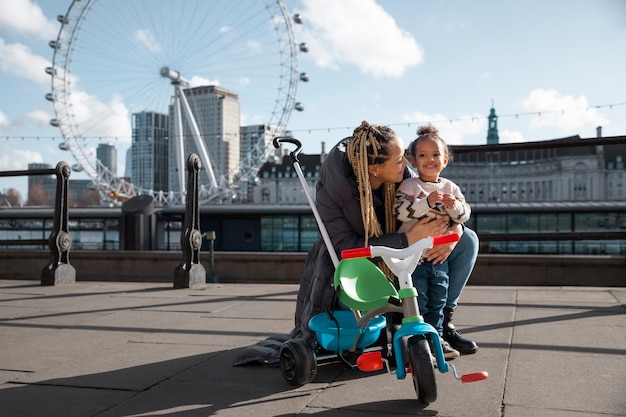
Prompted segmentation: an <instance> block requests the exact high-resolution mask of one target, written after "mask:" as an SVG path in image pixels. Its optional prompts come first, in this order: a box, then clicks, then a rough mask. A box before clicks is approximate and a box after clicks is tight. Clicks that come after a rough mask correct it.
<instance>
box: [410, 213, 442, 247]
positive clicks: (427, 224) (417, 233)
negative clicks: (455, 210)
mask: <svg viewBox="0 0 626 417" xmlns="http://www.w3.org/2000/svg"><path fill="white" fill-rule="evenodd" d="M447 230H448V219H446V218H443V217H440V218H438V219H434V220H433V219H432V218H431V217H425V218H423V219H421V220H420V221H418V222H417V223H415V224H414V225H413V227H412V228H411V230H409V231H408V232H406V238H407V240H408V241H409V245H412V244H413V243H415V242H417V241H418V240H421V239H424V238H425V237H428V236H439V235H442V234H444V233H446V231H447Z"/></svg>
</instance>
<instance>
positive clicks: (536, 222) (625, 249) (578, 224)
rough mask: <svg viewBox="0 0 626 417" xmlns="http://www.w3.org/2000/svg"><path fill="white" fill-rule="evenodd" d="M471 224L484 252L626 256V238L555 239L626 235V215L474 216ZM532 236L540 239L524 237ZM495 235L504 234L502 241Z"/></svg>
mask: <svg viewBox="0 0 626 417" xmlns="http://www.w3.org/2000/svg"><path fill="white" fill-rule="evenodd" d="M468 225H469V227H471V228H472V229H474V230H475V231H476V232H477V233H478V235H479V236H480V237H481V247H480V252H481V253H509V254H532V253H537V254H544V255H549V254H561V255H564V254H565V255H620V256H623V255H626V240H624V239H594V240H585V239H578V238H577V239H572V240H563V239H561V238H559V239H556V238H555V234H559V233H560V234H564V235H562V236H574V235H578V236H579V237H580V236H582V237H584V233H590V232H597V233H599V234H600V235H601V234H606V233H610V232H619V231H621V232H624V231H626V213H625V212H581V213H577V212H561V213H515V212H511V213H507V212H503V213H472V219H471V220H470V222H469V224H468ZM531 233H532V234H533V235H534V236H537V237H538V239H537V240H526V239H525V236H524V235H525V234H531ZM492 234H495V235H501V236H502V237H501V240H492V239H491V238H490V235H492ZM542 234H544V235H545V237H542V236H541V235H542ZM570 234H571V235H570ZM503 235H504V236H503ZM596 236H597V235H596Z"/></svg>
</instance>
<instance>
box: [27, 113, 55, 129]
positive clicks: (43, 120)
mask: <svg viewBox="0 0 626 417" xmlns="http://www.w3.org/2000/svg"><path fill="white" fill-rule="evenodd" d="M26 119H27V120H29V121H30V122H32V123H34V124H35V125H36V126H38V127H41V128H47V127H50V119H52V117H51V116H50V115H49V114H48V112H46V111H43V110H35V111H32V112H30V113H28V114H27V115H26Z"/></svg>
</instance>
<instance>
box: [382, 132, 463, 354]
mask: <svg viewBox="0 0 626 417" xmlns="http://www.w3.org/2000/svg"><path fill="white" fill-rule="evenodd" d="M409 157H410V161H411V164H412V165H413V167H414V168H415V169H416V170H417V172H418V174H419V177H414V178H407V179H405V180H404V181H403V182H402V184H400V186H399V187H398V189H397V191H396V199H395V203H394V210H395V215H396V217H397V219H398V220H399V221H401V222H402V223H403V224H402V226H401V227H400V229H399V230H398V231H399V232H403V231H406V230H409V229H410V227H411V225H412V224H414V223H415V222H417V221H419V220H420V219H422V218H424V217H426V216H429V217H432V218H438V217H447V218H449V221H450V222H455V223H464V222H466V221H467V220H468V219H469V217H470V213H471V209H470V206H469V204H467V203H466V202H465V198H464V197H463V193H462V192H461V189H460V188H459V186H458V185H456V184H455V183H453V182H452V181H449V180H447V179H445V178H442V177H440V174H441V171H443V169H444V168H445V167H446V166H447V165H448V162H450V161H451V160H452V155H451V154H450V151H449V149H448V146H447V145H446V143H445V141H444V140H443V139H441V138H440V137H439V135H438V131H437V129H436V128H435V127H433V126H431V125H427V126H422V127H420V128H419V129H418V130H417V138H416V139H415V140H414V141H413V142H412V143H411V145H410V147H409ZM448 282H449V277H448V262H447V261H444V262H442V263H439V264H433V263H432V262H430V261H427V260H424V261H423V262H422V263H421V264H420V265H419V266H418V267H417V268H416V269H415V271H414V272H413V284H414V285H415V288H417V291H418V294H419V296H418V301H419V309H420V313H421V314H422V316H423V317H424V321H425V322H426V323H429V324H431V325H432V326H433V327H434V328H435V329H436V330H437V332H439V336H442V335H443V319H444V314H443V308H444V306H445V303H446V299H447V297H448ZM441 341H442V346H443V350H444V356H445V358H446V359H453V358H456V357H458V356H459V355H460V353H459V352H458V351H457V350H456V349H453V348H452V347H451V346H450V345H449V344H448V343H447V342H445V341H444V340H443V338H442V339H441Z"/></svg>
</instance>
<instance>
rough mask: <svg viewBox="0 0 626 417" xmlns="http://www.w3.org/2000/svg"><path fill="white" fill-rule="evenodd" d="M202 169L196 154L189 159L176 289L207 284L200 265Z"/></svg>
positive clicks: (175, 275) (175, 278) (176, 271)
mask: <svg viewBox="0 0 626 417" xmlns="http://www.w3.org/2000/svg"><path fill="white" fill-rule="evenodd" d="M201 167H202V162H201V161H200V158H199V157H198V155H196V154H195V153H192V154H191V155H189V158H188V159H187V171H188V173H187V202H186V203H185V230H184V232H183V234H182V235H181V237H180V243H181V247H182V249H183V259H182V260H181V262H180V264H179V265H178V267H177V268H176V270H175V271H174V288H196V287H198V286H200V285H202V284H205V283H206V270H205V269H204V266H202V264H201V263H200V247H201V246H202V233H200V212H199V198H198V172H199V171H200V168H201Z"/></svg>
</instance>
